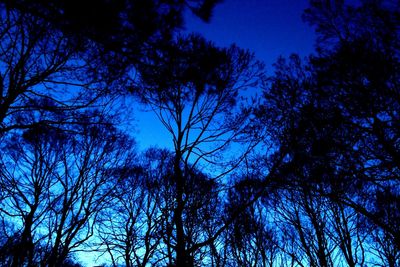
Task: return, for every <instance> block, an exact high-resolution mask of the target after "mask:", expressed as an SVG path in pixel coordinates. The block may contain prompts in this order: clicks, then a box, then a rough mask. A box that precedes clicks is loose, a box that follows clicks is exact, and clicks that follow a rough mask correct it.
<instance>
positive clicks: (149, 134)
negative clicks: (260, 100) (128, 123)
mask: <svg viewBox="0 0 400 267" xmlns="http://www.w3.org/2000/svg"><path fill="white" fill-rule="evenodd" d="M307 6H308V1H307V0H225V1H224V2H223V3H221V4H219V5H217V7H216V8H215V10H214V14H213V17H212V19H211V21H210V23H204V22H202V21H201V20H200V19H198V18H196V17H193V16H190V15H188V16H187V18H186V22H187V23H186V31H187V32H196V33H200V34H201V35H203V36H204V37H206V38H207V39H209V40H212V41H214V42H215V44H216V45H218V46H229V45H231V44H233V43H235V44H237V45H238V46H239V47H241V48H246V49H249V50H250V51H253V52H254V53H255V55H256V57H257V58H258V59H259V60H261V61H264V62H265V64H266V67H267V72H268V73H269V74H271V73H272V71H273V68H272V64H273V63H274V62H275V61H276V59H277V58H278V57H279V56H289V55H290V54H292V53H297V54H300V55H301V56H307V55H309V54H310V53H311V52H312V51H313V44H314V39H315V35H314V32H313V29H312V28H311V27H310V26H308V25H307V24H305V23H304V22H303V21H302V19H301V14H302V12H303V10H304V9H305V8H306V7H307ZM252 90H257V89H252ZM134 114H136V116H135V122H134V123H133V125H134V126H135V137H136V138H137V140H138V144H139V148H140V149H144V148H147V147H149V146H154V145H156V146H158V147H160V148H172V139H171V136H170V135H169V134H168V133H167V131H166V130H165V129H164V128H163V126H162V125H161V123H160V122H159V121H158V120H157V118H156V117H155V115H154V114H152V113H151V112H141V111H139V109H136V110H135V111H134Z"/></svg>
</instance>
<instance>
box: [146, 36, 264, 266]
mask: <svg viewBox="0 0 400 267" xmlns="http://www.w3.org/2000/svg"><path fill="white" fill-rule="evenodd" d="M155 53H156V54H155V56H154V57H153V58H154V59H155V60H152V61H150V62H148V64H147V65H146V67H145V68H144V69H142V70H141V74H142V76H141V78H142V81H143V82H144V83H143V84H144V86H143V88H142V90H141V91H140V95H139V97H140V98H141V99H142V101H143V102H144V103H145V104H146V105H148V106H149V107H150V108H151V109H152V110H153V111H154V112H155V114H156V115H157V116H158V118H159V120H160V122H161V123H162V124H163V125H164V126H165V128H166V129H167V130H168V132H169V133H170V134H171V136H172V140H173V145H174V163H173V166H174V170H173V180H172V181H173V186H174V190H175V191H174V199H175V202H176V205H175V207H174V210H173V224H174V225H173V226H174V231H175V233H176V237H175V238H176V246H175V252H176V263H175V264H176V265H177V266H192V265H193V262H192V257H193V255H192V254H193V253H194V252H196V251H197V250H198V249H200V248H201V247H203V246H206V245H208V244H210V243H211V242H213V240H214V239H215V238H216V237H217V236H218V235H219V234H220V233H221V229H219V230H218V229H216V230H215V232H214V233H212V234H211V236H210V237H206V236H203V237H199V239H198V240H197V241H195V240H191V237H190V236H189V232H188V230H189V229H188V228H185V227H186V226H187V225H185V223H187V222H185V214H184V211H185V209H186V207H188V205H194V204H195V203H190V198H191V194H189V192H187V191H186V190H188V189H190V188H188V187H187V186H186V184H187V179H189V178H190V177H191V176H192V175H193V174H194V173H195V172H194V170H196V169H197V168H199V167H200V166H201V165H202V164H203V163H206V164H207V165H208V166H210V167H211V166H215V167H217V166H220V167H221V166H222V167H223V168H224V170H223V171H222V172H221V173H220V174H216V172H214V174H213V175H214V177H213V178H212V179H208V180H209V183H210V182H211V183H215V182H217V183H219V182H221V181H222V177H224V175H225V174H226V173H229V172H230V171H231V170H232V169H233V168H235V167H236V166H238V164H239V163H240V162H241V160H243V157H244V155H246V153H247V152H248V150H246V149H245V152H243V154H240V156H239V157H237V158H236V160H235V161H233V162H230V163H229V164H225V165H222V164H221V162H222V161H221V160H222V159H223V151H224V150H226V148H227V147H228V146H229V145H230V144H232V143H233V142H235V141H239V140H240V139H241V138H242V137H243V133H244V132H245V131H246V130H247V129H246V125H247V124H248V122H249V112H247V111H245V110H243V109H242V110H240V108H238V107H237V106H236V105H237V100H238V95H239V93H240V92H241V90H242V89H244V88H246V87H247V86H249V85H254V83H255V82H257V80H258V79H260V78H261V77H262V75H263V73H262V65H261V64H260V63H258V62H256V61H254V59H253V56H252V55H251V54H250V53H248V52H245V51H242V50H240V49H238V48H237V47H235V46H233V47H231V48H228V49H220V48H217V47H215V46H213V45H212V44H211V43H209V42H207V41H205V40H204V39H203V38H201V37H198V36H193V35H192V36H188V37H180V38H178V39H177V40H176V43H175V44H173V45H171V46H168V47H166V48H163V50H160V51H155ZM247 141H248V140H247ZM254 145H255V142H251V141H250V142H249V143H248V144H247V149H249V148H251V147H253V146H254ZM203 166H204V165H203ZM215 167H214V168H215ZM215 170H216V169H215ZM215 194H216V193H214V195H215ZM215 196H217V195H215ZM189 208H195V207H189ZM199 208H200V207H198V208H195V209H199ZM210 219H211V218H210Z"/></svg>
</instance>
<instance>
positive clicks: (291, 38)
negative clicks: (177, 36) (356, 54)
mask: <svg viewBox="0 0 400 267" xmlns="http://www.w3.org/2000/svg"><path fill="white" fill-rule="evenodd" d="M307 6H308V0H225V1H224V2H223V3H221V4H219V5H217V7H216V8H215V10H214V15H213V17H212V19H211V22H210V23H208V24H207V23H204V22H202V21H201V20H200V19H197V18H195V17H193V16H187V24H186V28H187V30H188V31H189V32H190V31H193V32H198V33H200V34H202V35H203V36H205V37H206V38H207V39H210V40H213V41H214V42H215V43H216V44H217V45H219V46H229V45H230V44H232V43H236V44H237V45H238V46H239V47H242V48H247V49H250V50H251V51H253V52H255V53H256V56H257V57H258V58H259V59H260V60H263V61H264V62H265V63H266V64H267V67H268V68H270V66H271V64H272V63H273V62H275V60H276V58H277V57H278V56H280V55H283V56H288V55H290V54H291V53H298V54H300V55H303V56H305V55H308V54H310V53H311V52H312V51H313V43H314V32H313V30H312V29H311V27H309V26H308V25H307V24H305V23H304V22H303V21H302V20H301V14H302V12H303V10H304V9H305V8H306V7H307Z"/></svg>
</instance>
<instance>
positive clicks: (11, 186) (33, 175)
mask: <svg viewBox="0 0 400 267" xmlns="http://www.w3.org/2000/svg"><path fill="white" fill-rule="evenodd" d="M74 128H76V127H71V128H70V130H71V131H72V133H70V132H65V131H61V130H58V129H54V128H49V127H44V126H38V127H34V128H31V129H30V130H27V131H25V132H24V134H23V135H22V136H18V135H15V137H14V138H13V139H11V140H10V141H9V142H8V147H7V153H6V154H3V155H2V157H1V162H2V167H3V168H2V172H1V180H2V183H3V184H4V185H5V187H4V188H6V190H7V191H6V198H5V199H4V200H3V202H2V203H1V212H2V217H3V220H8V221H12V222H14V223H16V224H17V225H18V228H19V229H18V230H17V233H18V235H19V240H18V244H17V246H18V249H16V250H15V254H14V255H13V258H12V262H11V263H10V265H12V266H20V265H21V264H24V263H25V262H26V263H27V264H28V265H32V264H33V263H39V262H40V263H41V264H43V265H46V266H60V264H62V263H63V262H64V261H65V260H66V259H67V258H68V256H69V255H70V254H71V253H72V252H73V251H77V250H81V249H83V247H82V244H83V243H85V242H87V241H88V240H89V238H90V237H92V236H93V231H94V224H95V223H96V221H97V213H98V212H99V211H100V210H101V209H102V208H103V207H104V206H106V205H107V203H108V198H109V195H110V193H111V192H112V191H113V188H114V187H115V186H116V184H115V183H116V181H114V180H110V179H108V176H109V175H110V174H109V172H110V169H113V168H116V167H118V166H121V165H122V164H124V161H125V159H126V157H128V155H129V153H130V152H129V150H127V149H125V148H124V146H131V145H132V144H131V143H130V141H127V139H126V137H124V136H123V135H122V134H121V133H119V132H118V131H116V130H115V129H113V128H112V127H104V126H103V127H99V126H93V125H91V124H88V125H85V126H80V127H79V128H80V129H75V130H76V131H75V130H74ZM5 165H7V168H4V166H5ZM17 222H18V223H17Z"/></svg>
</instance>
